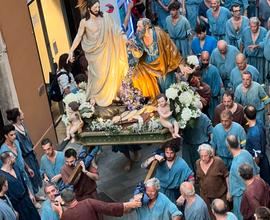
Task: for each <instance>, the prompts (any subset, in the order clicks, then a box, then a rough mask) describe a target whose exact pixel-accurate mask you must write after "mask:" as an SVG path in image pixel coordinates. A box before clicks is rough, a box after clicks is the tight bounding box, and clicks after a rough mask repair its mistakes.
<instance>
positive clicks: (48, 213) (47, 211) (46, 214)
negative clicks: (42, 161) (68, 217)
mask: <svg viewBox="0 0 270 220" xmlns="http://www.w3.org/2000/svg"><path fill="white" fill-rule="evenodd" d="M44 192H45V194H46V196H47V198H48V199H47V200H46V201H45V202H43V204H42V208H41V220H59V219H60V217H59V215H58V212H56V211H55V210H56V209H55V208H54V206H58V205H60V202H61V197H60V194H59V192H58V189H57V188H56V186H55V184H54V183H50V182H47V183H46V184H45V186H44Z"/></svg>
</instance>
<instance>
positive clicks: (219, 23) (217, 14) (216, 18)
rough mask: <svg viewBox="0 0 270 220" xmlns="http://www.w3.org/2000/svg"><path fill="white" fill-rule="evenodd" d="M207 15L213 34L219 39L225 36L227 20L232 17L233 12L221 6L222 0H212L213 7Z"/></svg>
mask: <svg viewBox="0 0 270 220" xmlns="http://www.w3.org/2000/svg"><path fill="white" fill-rule="evenodd" d="M206 17H207V19H208V23H209V26H210V32H211V35H212V36H213V37H214V38H216V39H217V40H222V39H224V38H225V28H224V25H225V24H226V22H227V20H229V19H230V17H231V12H230V11H229V10H228V9H227V8H224V7H222V6H220V0H211V8H209V9H208V10H207V12H206Z"/></svg>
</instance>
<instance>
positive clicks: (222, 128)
mask: <svg viewBox="0 0 270 220" xmlns="http://www.w3.org/2000/svg"><path fill="white" fill-rule="evenodd" d="M220 119H221V120H220V121H221V123H219V124H217V125H216V126H215V127H214V129H213V135H212V140H211V146H212V147H213V148H214V150H215V154H216V155H218V156H219V157H220V158H221V159H222V160H223V162H224V163H225V165H226V167H227V168H228V170H229V169H230V166H231V162H232V158H233V157H232V155H231V153H230V152H229V150H228V149H227V146H226V138H227V137H228V136H229V135H235V136H236V137H237V139H238V141H239V142H240V144H241V146H242V147H244V146H245V144H246V133H245V130H244V128H243V127H242V126H241V125H240V124H238V123H236V122H233V114H232V112H231V111H230V110H224V111H223V112H221V115H220Z"/></svg>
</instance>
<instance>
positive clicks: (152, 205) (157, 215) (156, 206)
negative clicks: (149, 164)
mask: <svg viewBox="0 0 270 220" xmlns="http://www.w3.org/2000/svg"><path fill="white" fill-rule="evenodd" d="M145 188H146V194H147V196H148V197H149V199H150V201H149V203H148V204H143V206H142V207H140V208H136V213H137V218H138V220H150V219H153V220H154V219H155V220H180V219H181V216H182V213H181V212H180V211H179V210H178V208H177V207H176V205H175V204H174V203H172V202H171V201H170V200H169V199H168V198H167V196H165V195H164V194H163V193H161V192H158V191H159V189H160V183H159V180H158V179H157V178H152V179H149V180H148V181H146V183H145ZM135 196H136V195H135Z"/></svg>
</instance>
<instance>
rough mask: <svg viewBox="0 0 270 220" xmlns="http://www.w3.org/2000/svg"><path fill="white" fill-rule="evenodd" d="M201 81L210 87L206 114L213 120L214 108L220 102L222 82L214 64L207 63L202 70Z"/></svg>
mask: <svg viewBox="0 0 270 220" xmlns="http://www.w3.org/2000/svg"><path fill="white" fill-rule="evenodd" d="M202 81H203V82H204V83H206V84H208V85H209V86H210V88H211V99H210V104H209V108H208V115H209V117H210V119H211V120H213V118H214V112H215V108H216V106H217V105H218V104H219V103H220V102H219V98H220V95H221V94H222V92H223V83H222V79H221V77H220V75H219V72H218V69H217V68H216V67H215V66H214V65H211V64H209V66H208V68H206V69H203V70H202Z"/></svg>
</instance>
